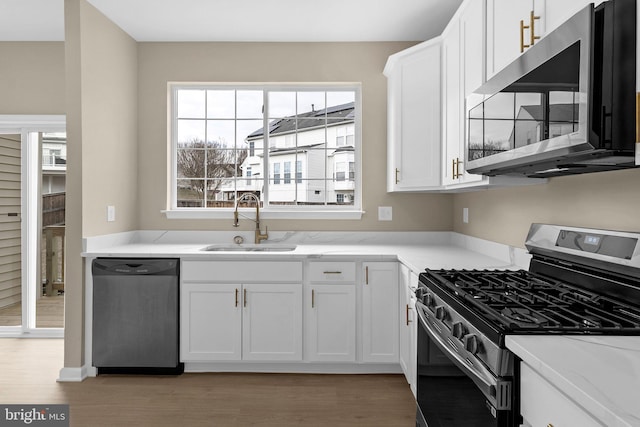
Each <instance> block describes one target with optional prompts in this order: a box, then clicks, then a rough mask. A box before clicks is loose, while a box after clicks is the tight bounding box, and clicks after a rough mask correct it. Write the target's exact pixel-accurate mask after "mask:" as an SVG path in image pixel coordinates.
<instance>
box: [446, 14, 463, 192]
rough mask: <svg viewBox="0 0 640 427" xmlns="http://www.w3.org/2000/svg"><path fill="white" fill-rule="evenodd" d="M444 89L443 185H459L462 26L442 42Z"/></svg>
mask: <svg viewBox="0 0 640 427" xmlns="http://www.w3.org/2000/svg"><path fill="white" fill-rule="evenodd" d="M442 67H443V71H442V87H443V101H444V102H443V104H444V108H443V111H444V114H443V159H444V161H443V165H442V183H443V184H444V185H449V184H455V183H457V182H458V178H457V171H456V162H457V161H458V160H459V158H460V156H461V154H462V153H461V152H460V147H461V142H462V137H463V134H461V129H462V126H461V123H460V119H461V117H462V106H463V104H462V102H461V101H462V96H461V92H460V87H461V78H460V77H461V63H460V22H459V21H458V22H454V23H452V24H450V26H449V27H448V28H447V32H446V34H444V37H443V40H442Z"/></svg>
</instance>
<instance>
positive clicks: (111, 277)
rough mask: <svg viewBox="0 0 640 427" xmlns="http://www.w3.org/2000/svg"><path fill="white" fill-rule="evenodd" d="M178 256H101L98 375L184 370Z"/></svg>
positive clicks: (96, 305)
mask: <svg viewBox="0 0 640 427" xmlns="http://www.w3.org/2000/svg"><path fill="white" fill-rule="evenodd" d="M179 270H180V260H179V259H164V258H162V259H161V258H151V259H148V258H147V259H142V258H138V259H135V258H130V259H123V258H97V259H95V260H94V261H93V264H92V274H93V338H92V342H93V345H92V350H93V360H92V361H93V366H95V367H96V368H97V369H98V374H109V373H131V374H180V373H182V372H183V371H184V365H183V364H182V363H180V359H179V357H180V354H179V349H180V345H179V341H180V337H179V331H180V327H179V318H180V316H179V295H180V293H179V283H180V282H179Z"/></svg>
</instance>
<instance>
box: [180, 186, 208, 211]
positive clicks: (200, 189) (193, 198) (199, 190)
mask: <svg viewBox="0 0 640 427" xmlns="http://www.w3.org/2000/svg"><path fill="white" fill-rule="evenodd" d="M177 184H178V185H177V187H178V188H177V201H178V203H177V205H178V207H185V208H201V207H203V206H204V180H203V179H179V180H178V182H177Z"/></svg>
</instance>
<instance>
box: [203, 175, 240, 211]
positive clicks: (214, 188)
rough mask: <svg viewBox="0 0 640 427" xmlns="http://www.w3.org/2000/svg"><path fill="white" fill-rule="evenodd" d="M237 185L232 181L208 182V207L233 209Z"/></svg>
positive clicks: (210, 180)
mask: <svg viewBox="0 0 640 427" xmlns="http://www.w3.org/2000/svg"><path fill="white" fill-rule="evenodd" d="M234 197H235V183H234V181H233V180H232V179H208V180H207V207H208V208H232V207H234V206H235V201H234V200H235V199H234Z"/></svg>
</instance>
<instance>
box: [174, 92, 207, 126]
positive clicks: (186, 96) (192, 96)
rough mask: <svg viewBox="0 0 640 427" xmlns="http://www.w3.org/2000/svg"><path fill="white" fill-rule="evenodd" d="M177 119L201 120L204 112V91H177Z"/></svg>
mask: <svg viewBox="0 0 640 427" xmlns="http://www.w3.org/2000/svg"><path fill="white" fill-rule="evenodd" d="M177 97H178V115H177V117H178V118H187V119H201V118H204V111H205V91H204V90H191V89H181V90H179V91H177Z"/></svg>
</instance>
